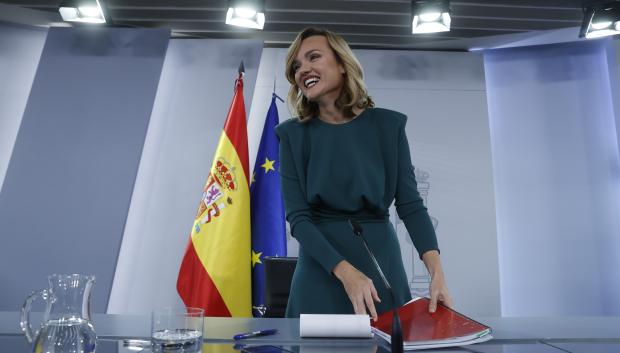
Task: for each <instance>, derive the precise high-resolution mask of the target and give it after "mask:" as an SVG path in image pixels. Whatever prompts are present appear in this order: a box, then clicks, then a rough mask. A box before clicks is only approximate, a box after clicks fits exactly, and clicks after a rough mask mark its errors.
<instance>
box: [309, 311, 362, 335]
mask: <svg viewBox="0 0 620 353" xmlns="http://www.w3.org/2000/svg"><path fill="white" fill-rule="evenodd" d="M299 335H300V336H301V337H342V338H372V337H373V335H372V331H371V330H370V317H369V316H368V315H336V314H301V315H300V316H299Z"/></svg>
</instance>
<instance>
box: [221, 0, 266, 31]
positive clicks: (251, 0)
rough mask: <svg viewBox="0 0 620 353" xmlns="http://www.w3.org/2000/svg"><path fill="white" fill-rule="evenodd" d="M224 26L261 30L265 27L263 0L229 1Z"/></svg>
mask: <svg viewBox="0 0 620 353" xmlns="http://www.w3.org/2000/svg"><path fill="white" fill-rule="evenodd" d="M226 24H228V25H233V26H239V27H245V28H254V29H263V27H264V26H265V0H229V1H228V11H227V12H226Z"/></svg>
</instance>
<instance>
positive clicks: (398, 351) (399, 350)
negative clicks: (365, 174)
mask: <svg viewBox="0 0 620 353" xmlns="http://www.w3.org/2000/svg"><path fill="white" fill-rule="evenodd" d="M349 225H350V226H351V229H352V230H353V234H355V235H357V236H358V237H360V239H362V243H363V244H364V247H365V248H366V251H367V252H368V255H370V258H371V259H372V263H373V264H374V265H375V268H376V269H377V271H378V272H379V276H381V279H382V280H383V284H384V285H385V287H386V288H387V290H388V292H390V296H391V297H392V334H391V338H390V341H391V345H392V348H391V351H392V353H403V351H404V345H403V329H402V327H401V325H400V317H399V316H398V309H397V307H396V297H395V296H394V292H393V291H392V287H391V286H390V283H389V282H388V280H387V278H385V275H384V274H383V271H381V267H380V266H379V263H378V262H377V259H376V258H375V255H374V254H373V253H372V251H371V250H370V247H369V246H368V243H367V242H366V239H365V238H364V236H363V235H362V232H363V230H362V226H361V225H360V224H359V223H358V222H356V221H353V220H350V219H349Z"/></svg>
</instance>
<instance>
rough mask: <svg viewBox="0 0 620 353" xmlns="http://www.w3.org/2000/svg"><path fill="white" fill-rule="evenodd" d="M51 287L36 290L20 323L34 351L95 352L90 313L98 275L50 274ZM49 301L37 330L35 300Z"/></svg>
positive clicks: (29, 298) (49, 352) (43, 352)
mask: <svg viewBox="0 0 620 353" xmlns="http://www.w3.org/2000/svg"><path fill="white" fill-rule="evenodd" d="M47 279H48V281H49V288H47V289H43V290H39V291H36V292H34V293H32V294H31V295H30V296H28V298H26V301H25V302H24V305H23V306H22V310H21V321H20V326H21V328H22V331H23V332H24V334H25V335H26V338H27V339H28V342H30V343H33V342H34V346H33V352H41V353H93V352H95V345H96V342H97V336H96V334H95V329H94V328H93V325H92V321H91V314H90V294H91V289H92V287H93V284H94V283H95V277H94V276H89V275H78V274H73V275H60V274H53V275H50V276H48V278H47ZM38 298H41V299H43V301H44V302H45V303H46V306H45V312H44V314H43V323H42V325H41V328H40V329H39V330H36V331H35V330H33V329H32V325H31V323H30V310H31V307H32V303H33V302H34V301H35V300H36V299H38Z"/></svg>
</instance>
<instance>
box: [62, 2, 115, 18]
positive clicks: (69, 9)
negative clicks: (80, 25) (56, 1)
mask: <svg viewBox="0 0 620 353" xmlns="http://www.w3.org/2000/svg"><path fill="white" fill-rule="evenodd" d="M58 11H59V12H60V15H61V16H62V19H63V20H65V21H68V22H86V23H106V20H105V16H104V14H103V10H102V9H101V4H100V3H99V0H65V1H63V2H62V3H61V4H60V7H59V9H58Z"/></svg>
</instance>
